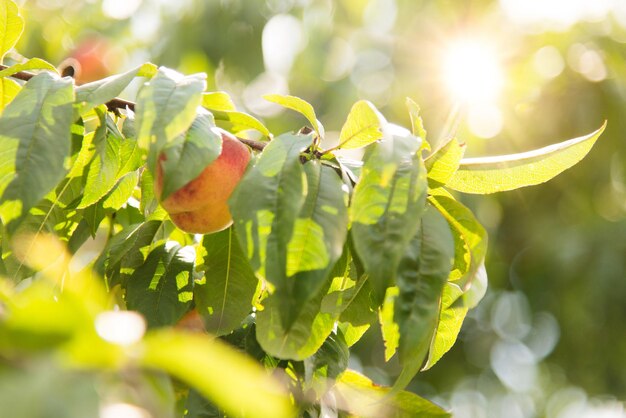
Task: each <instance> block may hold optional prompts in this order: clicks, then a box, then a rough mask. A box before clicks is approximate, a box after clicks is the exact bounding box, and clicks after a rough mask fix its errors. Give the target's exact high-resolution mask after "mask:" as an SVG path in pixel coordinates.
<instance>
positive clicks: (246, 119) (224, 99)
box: [202, 91, 271, 137]
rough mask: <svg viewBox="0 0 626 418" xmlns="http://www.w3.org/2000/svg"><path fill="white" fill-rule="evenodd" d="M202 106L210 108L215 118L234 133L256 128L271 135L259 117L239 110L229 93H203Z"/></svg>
mask: <svg viewBox="0 0 626 418" xmlns="http://www.w3.org/2000/svg"><path fill="white" fill-rule="evenodd" d="M202 106H204V107H205V108H207V109H209V110H210V111H211V113H213V116H214V117H215V120H216V121H217V122H221V123H220V125H222V127H224V128H225V129H226V130H228V131H230V132H234V133H238V132H241V131H245V130H248V129H255V130H257V131H259V132H261V134H263V135H264V136H267V137H270V136H271V134H270V131H269V130H268V129H267V128H266V127H265V125H263V123H261V122H260V121H259V120H258V119H256V118H255V117H253V116H250V115H248V114H247V113H243V112H238V111H237V108H236V107H235V104H234V103H233V101H232V100H231V98H230V96H229V95H228V93H225V92H223V91H215V92H210V93H204V94H203V95H202Z"/></svg>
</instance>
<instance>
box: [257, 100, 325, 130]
mask: <svg viewBox="0 0 626 418" xmlns="http://www.w3.org/2000/svg"><path fill="white" fill-rule="evenodd" d="M263 98H264V99H265V100H268V101H270V102H272V103H277V104H279V105H281V106H283V107H286V108H287V109H291V110H295V111H296V112H298V113H300V114H302V115H304V117H305V118H306V119H307V120H308V121H309V123H310V124H311V126H312V127H313V129H315V132H317V134H318V135H319V136H321V137H323V136H324V127H323V126H322V123H321V122H320V121H319V120H317V116H316V115H315V109H313V106H311V104H310V103H308V102H307V101H305V100H302V99H301V98H299V97H296V96H289V95H281V94H268V95H265V96H263Z"/></svg>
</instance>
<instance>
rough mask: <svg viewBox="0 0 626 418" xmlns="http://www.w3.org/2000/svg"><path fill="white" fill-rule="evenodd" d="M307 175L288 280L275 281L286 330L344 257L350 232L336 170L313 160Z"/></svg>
mask: <svg viewBox="0 0 626 418" xmlns="http://www.w3.org/2000/svg"><path fill="white" fill-rule="evenodd" d="M304 172H305V176H306V192H307V195H306V199H305V201H304V204H303V205H302V208H301V210H300V213H299V214H298V218H297V219H296V221H295V225H294V229H293V235H292V236H291V239H290V241H289V244H288V248H287V278H286V280H285V281H284V282H282V283H281V282H278V281H275V285H276V290H275V294H276V297H277V298H279V299H280V300H281V302H282V313H283V318H284V319H285V322H284V323H283V325H284V326H285V328H286V329H289V326H290V325H291V321H290V319H292V318H296V317H297V316H298V313H299V311H300V309H301V308H302V306H303V305H304V304H305V303H306V302H307V301H308V300H309V299H311V298H313V297H314V296H315V295H316V294H317V293H318V292H319V290H320V288H321V286H322V285H323V283H324V281H325V280H326V277H327V276H328V273H329V272H330V270H331V269H332V268H333V266H334V265H335V263H336V262H337V260H338V259H339V257H340V256H341V254H342V251H343V245H344V243H345V241H346V235H347V229H348V208H347V203H348V202H347V200H348V196H347V194H346V193H345V191H344V190H343V188H342V185H343V184H342V182H341V179H340V178H339V176H338V175H337V173H336V172H335V170H333V169H332V168H330V167H327V166H324V165H322V163H321V162H320V161H319V160H313V161H309V162H307V163H306V164H304Z"/></svg>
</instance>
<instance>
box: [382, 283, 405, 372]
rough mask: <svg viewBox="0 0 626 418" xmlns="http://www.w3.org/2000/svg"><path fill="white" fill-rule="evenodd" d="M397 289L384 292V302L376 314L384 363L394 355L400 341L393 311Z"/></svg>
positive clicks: (389, 288)
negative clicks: (381, 340)
mask: <svg viewBox="0 0 626 418" xmlns="http://www.w3.org/2000/svg"><path fill="white" fill-rule="evenodd" d="M398 293H399V290H398V287H397V286H391V287H388V288H387V291H386V292H385V300H384V302H383V306H382V307H381V309H380V312H379V314H378V318H379V319H378V320H379V321H380V331H381V333H382V335H383V343H384V344H385V361H389V359H391V357H393V356H394V354H396V350H397V349H398V344H399V341H400V328H399V327H398V324H397V323H396V321H395V320H394V310H395V304H396V299H397V298H398Z"/></svg>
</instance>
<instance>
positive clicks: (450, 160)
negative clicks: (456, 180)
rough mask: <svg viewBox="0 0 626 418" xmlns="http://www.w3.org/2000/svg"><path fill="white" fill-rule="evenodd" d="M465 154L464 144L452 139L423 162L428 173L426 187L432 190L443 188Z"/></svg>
mask: <svg viewBox="0 0 626 418" xmlns="http://www.w3.org/2000/svg"><path fill="white" fill-rule="evenodd" d="M463 154H465V144H461V143H459V141H458V140H457V139H456V138H452V139H451V140H450V141H448V142H447V143H446V144H445V145H444V146H443V147H441V148H439V149H438V150H436V151H435V152H433V153H432V154H431V155H429V156H428V158H426V160H424V164H425V165H426V171H427V172H428V186H429V187H430V188H432V189H434V188H436V187H441V186H444V185H445V184H446V183H447V182H448V180H450V178H451V177H452V176H453V175H454V173H455V172H456V170H457V169H458V168H459V164H460V163H461V158H463Z"/></svg>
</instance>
